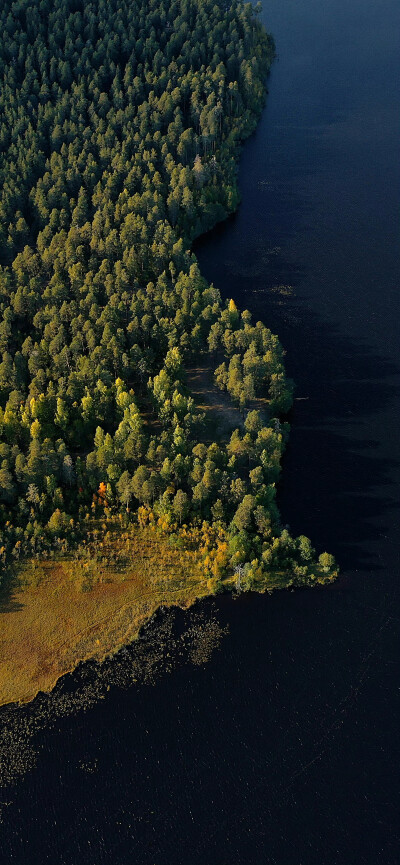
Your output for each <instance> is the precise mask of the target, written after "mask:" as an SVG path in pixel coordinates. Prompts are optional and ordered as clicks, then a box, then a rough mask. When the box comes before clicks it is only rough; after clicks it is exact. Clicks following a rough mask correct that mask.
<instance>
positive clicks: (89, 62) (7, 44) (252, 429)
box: [0, 0, 335, 587]
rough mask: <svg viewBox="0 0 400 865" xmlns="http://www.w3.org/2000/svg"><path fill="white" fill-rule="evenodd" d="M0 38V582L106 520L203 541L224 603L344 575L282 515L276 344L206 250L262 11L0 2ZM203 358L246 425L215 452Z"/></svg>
mask: <svg viewBox="0 0 400 865" xmlns="http://www.w3.org/2000/svg"><path fill="white" fill-rule="evenodd" d="M0 22H1V29H2V38H1V44H0V52H1V53H0V74H1V76H2V86H1V95H0V177H1V203H0V210H1V242H0V256H1V268H0V322H1V323H0V352H1V363H0V460H1V467H0V498H1V505H0V526H1V537H0V558H1V560H2V563H3V567H8V566H9V564H10V563H12V562H15V561H16V560H19V559H21V558H23V557H25V556H28V557H35V556H36V557H39V556H40V557H42V558H43V557H55V556H57V555H59V554H61V553H62V554H64V555H65V554H72V551H74V550H77V551H78V552H79V550H82V548H83V545H85V543H86V542H87V541H86V539H87V538H88V537H93V535H94V533H95V532H94V527H96V532H97V535H96V536H98V535H99V532H98V531H97V527H98V526H103V527H106V526H107V520H112V519H113V520H114V521H115V520H119V521H120V523H121V525H123V526H125V527H126V525H127V524H129V525H130V526H131V525H137V531H140V527H141V526H146V525H148V524H149V523H152V524H154V525H155V526H157V527H158V529H157V530H158V531H160V532H163V533H165V534H166V535H168V536H169V537H170V543H172V544H175V545H178V546H179V545H181V546H182V547H185V545H186V546H188V547H190V545H192V546H195V547H196V546H199V544H200V541H201V544H202V547H201V548H202V550H203V552H204V555H203V559H204V569H205V572H207V573H209V574H210V577H212V578H214V579H215V583H214V585H215V586H218V584H219V581H221V580H222V579H223V578H224V576H226V575H229V574H236V576H237V579H238V581H240V584H241V585H242V586H244V587H249V586H252V585H257V584H259V585H262V584H263V583H265V584H266V585H268V577H269V575H271V574H272V573H273V572H274V571H277V570H280V571H285V572H287V573H288V574H290V581H291V582H293V583H295V584H296V583H297V584H299V583H302V582H304V583H309V582H311V581H313V580H318V581H324V580H325V579H330V578H331V576H332V574H334V573H335V565H334V560H333V558H332V556H330V555H328V554H327V553H323V554H322V555H321V556H320V557H319V559H317V558H316V555H315V551H314V550H313V548H312V546H311V543H310V541H309V540H308V539H307V538H306V537H304V536H301V537H299V538H292V537H291V535H290V533H289V531H288V530H287V529H285V528H283V527H282V525H281V523H280V518H279V513H278V510H277V506H276V483H277V480H278V478H279V472H280V462H281V457H282V453H283V450H284V446H285V442H286V438H287V433H288V424H287V423H286V422H285V420H284V417H285V414H286V413H287V412H288V410H289V409H290V406H291V402H292V385H291V382H290V381H288V380H287V378H286V376H285V369H284V362H283V350H282V348H281V345H280V343H279V341H278V339H277V337H276V336H274V335H273V334H272V333H271V332H270V330H269V329H268V328H267V327H266V326H265V325H264V324H263V323H262V322H255V323H253V322H252V318H251V314H250V313H249V312H248V311H243V312H240V311H239V310H238V309H237V307H236V305H235V303H234V301H233V300H230V301H227V302H226V303H223V302H222V301H221V297H220V294H219V292H218V290H217V288H215V287H214V286H209V285H208V284H207V283H206V282H205V280H204V279H203V278H202V276H201V274H200V272H199V268H198V264H197V262H196V258H195V256H194V254H193V253H192V252H191V243H192V241H193V239H194V238H195V237H196V236H198V235H199V234H200V233H201V232H204V231H205V230H207V229H209V228H210V227H211V226H213V225H214V224H215V223H216V222H217V221H218V220H221V219H223V218H224V217H226V215H227V214H228V213H230V212H232V211H233V210H234V209H235V208H236V207H237V205H238V191H237V183H236V165H237V156H238V147H239V144H240V141H241V140H242V139H243V138H244V137H245V136H247V135H249V134H250V132H251V131H252V130H253V129H254V127H255V124H256V121H257V118H258V116H259V113H260V110H261V107H262V104H263V100H264V94H265V79H266V74H267V71H268V68H269V65H270V63H271V60H272V58H273V56H274V44H273V40H272V39H271V38H270V37H268V36H267V34H266V33H265V31H264V29H263V27H262V26H261V24H260V22H259V19H258V9H257V7H255V9H254V8H253V7H252V6H251V4H250V3H246V4H243V3H241V2H240V3H238V2H234V3H232V4H231V5H229V3H228V4H227V3H226V2H222V0H217V2H215V0H212V2H211V0H147V2H144V0H92V2H90V0H89V2H85V3H84V2H83V0H15V2H11V0H3V4H2V9H1V13H0ZM199 358H204V359H205V360H204V362H205V364H211V365H212V368H213V370H214V371H215V376H214V381H215V391H216V393H221V398H222V396H223V398H224V399H226V400H231V401H232V405H233V406H236V407H237V415H238V417H240V423H238V425H237V428H235V429H233V428H232V429H231V430H230V433H229V435H225V436H222V435H221V436H218V437H217V438H216V439H215V440H214V436H213V429H212V424H211V425H210V423H209V422H207V417H206V414H205V412H204V411H202V410H201V409H200V408H199V406H198V404H197V403H196V400H195V398H194V396H193V393H192V392H191V390H190V388H189V382H188V370H189V369H190V368H191V367H193V365H194V364H196V363H198V360H199ZM104 530H105V529H104ZM100 535H101V530H100ZM94 554H95V551H94V552H93V555H94Z"/></svg>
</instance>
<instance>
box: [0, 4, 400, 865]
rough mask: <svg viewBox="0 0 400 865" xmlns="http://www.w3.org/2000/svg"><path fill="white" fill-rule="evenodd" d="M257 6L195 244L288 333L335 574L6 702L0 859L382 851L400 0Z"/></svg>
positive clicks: (232, 858) (155, 634) (391, 742)
mask: <svg viewBox="0 0 400 865" xmlns="http://www.w3.org/2000/svg"><path fill="white" fill-rule="evenodd" d="M264 19H265V23H266V25H267V27H268V29H270V30H271V31H272V32H273V33H274V35H275V39H276V43H277V48H278V54H279V59H278V61H277V62H276V63H275V64H274V67H273V70H272V73H271V76H270V81H269V91H270V92H269V96H268V101H267V106H266V109H265V111H264V114H263V117H262V120H261V123H260V125H259V127H258V129H257V132H256V134H255V135H254V136H253V137H252V139H251V140H250V141H248V142H247V143H246V144H245V147H244V152H243V157H242V160H241V169H240V186H241V191H242V199H243V200H242V204H241V207H240V209H239V212H238V213H237V214H236V215H235V216H234V217H232V218H231V219H229V220H228V221H227V222H226V223H225V224H224V225H223V226H220V227H219V228H218V229H216V230H215V231H214V232H212V233H211V234H210V235H208V236H207V237H206V238H204V239H203V240H202V242H201V243H200V244H198V247H197V254H198V256H199V259H200V263H201V268H202V271H203V273H204V274H205V276H206V277H207V278H209V279H210V280H213V281H214V282H215V284H216V285H218V287H219V288H220V289H221V291H222V292H223V294H224V296H231V295H232V296H234V297H235V298H236V299H237V300H238V301H239V303H240V305H241V306H246V307H248V308H250V309H251V310H252V311H253V312H254V314H255V316H256V318H263V319H264V320H265V321H266V322H267V323H268V324H269V326H270V327H271V328H272V329H273V330H274V331H276V332H277V333H278V334H279V336H280V338H281V341H282V342H283V344H284V346H285V348H286V350H287V366H288V370H289V373H290V374H291V375H292V376H293V377H294V379H295V380H296V385H297V388H296V397H297V398H298V399H297V400H296V402H295V408H294V412H293V417H292V433H291V440H290V447H289V449H288V452H287V454H286V457H285V465H284V472H283V482H282V485H281V489H280V506H281V510H282V515H283V519H284V521H285V522H287V523H288V524H289V525H290V527H291V529H292V531H293V532H295V533H298V532H303V533H305V534H308V535H309V536H310V537H311V538H312V539H313V541H314V543H315V544H316V545H317V547H318V549H319V550H322V549H328V550H329V551H332V552H334V553H335V555H336V556H337V558H338V559H339V561H340V563H341V566H342V576H341V578H340V580H339V581H338V582H337V583H335V584H334V585H333V586H331V587H328V588H324V589H321V590H319V589H314V590H305V591H301V592H293V593H286V592H285V593H280V594H279V593H277V594H275V595H274V596H272V597H271V598H270V597H260V596H257V595H248V596H242V597H241V598H240V599H239V600H232V599H231V598H230V597H222V598H220V599H218V601H217V602H210V603H206V604H205V605H203V606H202V607H201V609H200V610H199V611H198V612H197V611H195V613H193V612H189V613H188V614H186V615H184V614H178V615H177V616H176V617H175V618H174V619H173V621H172V623H170V624H169V625H168V626H166V625H165V624H163V617H162V615H161V620H160V618H158V620H157V621H156V623H155V624H154V626H152V629H153V630H151V635H152V636H151V639H150V641H148V646H147V653H146V652H144V655H143V657H142V661H141V663H142V666H140V663H139V662H137V658H136V660H135V657H136V656H135V657H134V651H133V650H132V651H133V654H132V651H130V652H128V653H127V655H126V656H125V657H123V659H122V660H121V658H120V659H119V660H118V661H116V662H115V664H114V666H113V665H111V667H110V666H109V667H108V668H107V669H105V670H103V672H101V673H100V674H99V671H98V670H96V669H95V668H91V667H90V666H88V667H86V668H85V669H84V670H83V671H82V670H81V671H80V672H79V673H78V674H77V675H76V676H75V677H69V678H68V679H67V680H66V682H65V683H64V684H63V685H62V686H61V687H60V688H59V691H58V696H57V699H58V701H59V702H58V703H57V705H58V707H59V708H60V711H59V712H58V710H56V708H55V707H56V702H55V698H54V697H53V698H50V700H47V698H44V699H43V701H42V704H40V701H39V703H37V704H36V707H35V705H34V706H32V707H30V708H29V709H27V710H24V712H23V713H21V715H20V717H21V718H23V721H20V722H19V727H18V725H17V727H15V728H13V730H14V733H13V735H14V736H15V737H16V741H17V742H18V743H19V746H18V747H19V752H20V754H22V755H24V760H25V764H26V766H29V765H31V768H30V769H29V770H28V771H26V772H24V773H22V774H21V775H20V776H19V777H18V778H16V779H15V782H14V784H12V785H11V786H10V787H7V788H5V791H4V793H3V794H2V796H1V799H2V807H1V817H2V824H1V825H0V833H1V847H2V856H1V861H2V863H7V865H8V863H18V865H19V863H21V865H22V863H26V865H33V863H35V865H36V863H41V865H42V863H47V862H48V863H55V862H56V863H57V865H64V863H65V865H77V863H78V862H79V863H84V865H103V863H107V865H108V863H109V865H128V863H131V862H132V863H135V865H136V863H137V865H142V863H143V865H188V863H189V862H190V863H192V865H206V863H207V865H244V863H246V865H247V863H249V865H250V863H251V865H275V863H276V865H314V863H315V865H317V863H318V865H342V863H346V865H347V863H353V862H354V863H357V865H363V863H364V865H376V863H378V862H384V863H386V865H395V863H397V862H398V861H399V858H400V856H399V832H398V821H397V806H398V781H399V777H398V766H399V756H400V754H399V745H398V718H399V714H398V695H399V677H398V660H399V652H398V622H399V591H398V580H399V568H398V564H399V560H398V537H399V532H398V528H399V511H398V480H399V451H398V429H399V327H398V322H399V306H400V300H399V292H398V285H397V276H398V270H399V269H398V263H399V246H398V200H399V186H398V181H399V160H398V153H399V147H398V144H399V129H398V100H397V90H398V81H399V59H400V58H399V53H400V52H399V47H398V32H399V23H400V21H399V19H400V7H399V5H398V3H397V2H395V0H380V2H379V3H378V0H373V2H369V3H368V2H367V3H365V2H364V3H361V2H360V0H353V2H351V3H349V2H348V0H347V2H344V0H318V2H317V0H304V2H303V3H298V2H295V0H270V2H269V3H268V4H266V8H265V10H264ZM278 286H286V287H287V286H290V290H286V293H283V294H282V292H281V291H278V290H276V288H277V287H278ZM193 616H195V617H196V616H199V617H200V618H198V619H196V618H195V619H194V620H193V618H191V617H193ZM210 622H211V623H213V624H212V625H211V631H210V633H211V632H212V633H213V634H214V637H213V639H211V644H210V647H209V648H210V651H209V652H207V651H206V652H205V654H204V659H205V658H206V657H208V656H210V660H209V661H208V663H201V664H199V663H193V660H196V659H197V660H198V661H199V660H202V656H200V658H199V656H198V655H196V653H193V649H192V648H191V646H192V642H191V641H192V636H193V628H194V629H195V630H196V629H200V630H203V631H205V632H206V633H207V634H208V633H209V630H208V629H209V623H210ZM226 626H228V627H229V634H228V635H226V636H223V633H222V632H223V630H224V628H225V627H226ZM185 634H189V636H186V637H185V636H184V637H182V635H185ZM218 634H219V636H218ZM191 635H192V636H191ZM215 635H217V636H215ZM193 639H194V638H193ZM207 639H208V638H207ZM169 641H170V642H169ZM206 642H207V641H206ZM150 644H151V647H152V648H151V651H150V648H149V646H150ZM182 645H183V646H184V649H182ZM169 646H171V649H169ZM212 649H214V651H213V652H212ZM169 651H170V657H168V652H169ZM146 657H147V658H151V659H152V660H150V661H148V663H147V666H146V663H145V661H144V660H143V658H146ZM136 662H137V663H138V666H136V667H135V664H136ZM132 669H133V670H134V673H132ZM135 678H136V680H137V681H136V683H135V682H133V681H132V680H133V679H135ZM108 687H110V690H107V688H108ZM74 695H75V696H74ZM100 697H101V699H100ZM62 700H64V704H65V711H62V706H63V705H64V704H63V703H62ZM38 705H39V708H38ZM40 705H41V706H42V709H41V711H42V715H43V717H44V719H45V720H44V722H43V724H41V723H39V722H38V720H37V718H38V716H39V714H40V711H39V709H40ZM52 707H53V708H52ZM85 707H86V708H85ZM35 719H36V720H35ZM46 719H47V720H46ZM6 722H7V724H9V725H10V726H11V727H12V725H13V724H15V720H14V716H13V717H11V716H10V715H9V716H7V718H6ZM35 724H36V727H35ZM34 730H36V732H34ZM33 733H34V734H33ZM18 736H20V739H18ZM23 742H25V749H26V754H25V751H24V748H23V747H22V743H23ZM22 762H24V761H23V760H22Z"/></svg>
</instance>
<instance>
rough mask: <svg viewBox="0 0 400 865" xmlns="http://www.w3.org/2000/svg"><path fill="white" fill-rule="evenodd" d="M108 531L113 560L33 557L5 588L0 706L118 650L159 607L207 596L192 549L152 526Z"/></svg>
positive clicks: (1, 608)
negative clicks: (174, 544) (174, 542)
mask: <svg viewBox="0 0 400 865" xmlns="http://www.w3.org/2000/svg"><path fill="white" fill-rule="evenodd" d="M111 535H112V536H111V540H109V542H108V550H105V552H106V554H107V553H108V562H110V560H111V563H107V564H102V563H99V562H89V563H86V562H82V561H76V560H74V558H73V556H72V555H70V556H64V557H61V556H60V557H57V559H56V560H55V561H51V560H43V561H36V560H28V561H24V562H22V563H21V564H20V565H19V566H18V567H17V568H16V570H15V573H14V575H13V577H12V579H10V580H9V583H8V585H6V586H4V587H3V588H2V591H1V594H0V612H1V631H0V705H4V704H5V703H9V702H17V701H18V702H26V701H28V700H31V699H32V698H33V697H34V696H35V695H36V694H37V693H38V691H50V690H51V689H52V688H53V686H54V685H55V683H56V681H57V679H59V677H60V676H62V675H63V674H64V673H67V672H69V671H71V670H73V669H74V668H75V667H76V666H77V664H78V663H79V662H80V661H84V660H87V659H89V658H94V659H96V660H98V661H101V660H103V659H104V658H105V657H106V656H107V655H110V654H114V653H115V652H117V651H118V650H119V649H120V648H121V647H122V646H124V645H126V644H127V643H129V642H131V641H132V640H134V639H135V638H136V637H137V636H138V634H139V631H140V628H141V627H142V625H143V624H144V623H145V622H146V621H148V620H149V618H150V617H151V616H152V615H153V613H154V612H155V611H156V610H157V609H158V608H159V607H161V606H179V607H183V608H187V607H189V606H191V604H193V603H194V602H195V601H196V600H197V599H198V598H201V597H205V596H207V595H209V594H210V586H209V584H208V581H207V579H206V578H205V577H204V572H202V569H201V567H200V565H199V563H198V562H197V561H196V557H195V556H194V554H193V553H190V552H188V551H183V550H177V549H174V548H173V547H172V546H171V545H170V544H169V543H168V540H167V538H165V537H164V536H162V535H160V534H159V533H158V532H156V531H155V530H154V529H152V528H150V527H145V528H143V529H140V528H138V527H132V529H130V530H129V531H128V532H125V533H124V532H123V530H118V528H117V529H116V530H115V528H114V531H113V533H111ZM110 553H112V554H113V555H114V562H113V561H112V556H110ZM106 558H107V555H106Z"/></svg>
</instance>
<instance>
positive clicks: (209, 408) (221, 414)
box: [186, 356, 268, 442]
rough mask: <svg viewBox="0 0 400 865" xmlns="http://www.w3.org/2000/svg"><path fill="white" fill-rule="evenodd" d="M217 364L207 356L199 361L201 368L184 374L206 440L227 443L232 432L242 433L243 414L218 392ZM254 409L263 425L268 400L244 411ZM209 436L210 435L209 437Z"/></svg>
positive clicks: (255, 401)
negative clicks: (201, 417)
mask: <svg viewBox="0 0 400 865" xmlns="http://www.w3.org/2000/svg"><path fill="white" fill-rule="evenodd" d="M218 363H219V361H217V362H216V363H215V362H212V361H210V360H209V359H208V358H207V356H204V357H202V358H201V364H199V365H198V366H192V367H189V368H188V369H187V370H186V384H187V386H188V388H189V390H190V391H191V393H192V396H193V399H194V400H195V403H196V405H197V408H198V409H200V411H203V412H204V414H205V419H206V433H205V437H207V440H208V438H209V439H210V442H211V441H216V440H219V441H228V440H229V438H230V436H231V433H232V432H233V430H234V429H238V430H240V432H241V433H242V432H243V430H244V422H243V414H242V412H241V411H240V409H239V408H238V407H237V406H235V404H234V403H233V401H232V399H231V397H230V395H229V393H227V391H223V390H220V389H219V388H218V387H217V386H216V384H215V380H214V369H215V366H216V365H218ZM254 409H256V410H257V411H259V412H260V414H261V417H262V418H263V420H264V421H265V419H266V417H267V416H268V400H267V399H254V400H252V401H251V403H250V404H249V405H248V406H247V407H246V412H247V411H253V410H254ZM208 434H209V435H208Z"/></svg>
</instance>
